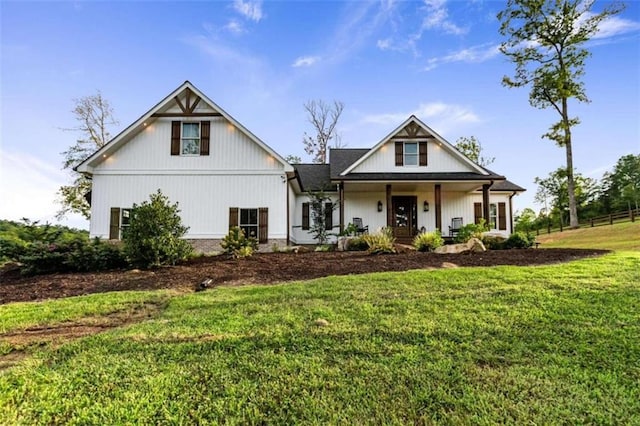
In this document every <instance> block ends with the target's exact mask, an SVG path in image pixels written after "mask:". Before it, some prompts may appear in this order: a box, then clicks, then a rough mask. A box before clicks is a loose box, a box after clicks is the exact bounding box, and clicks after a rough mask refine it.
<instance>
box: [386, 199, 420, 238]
mask: <svg viewBox="0 0 640 426" xmlns="http://www.w3.org/2000/svg"><path fill="white" fill-rule="evenodd" d="M417 205H418V203H417V197H415V196H406V195H402V196H394V197H391V206H392V209H393V218H392V220H393V222H392V223H391V226H392V227H393V235H394V236H395V237H396V238H411V237H413V236H414V235H415V234H417V233H418V232H417V230H418V208H417Z"/></svg>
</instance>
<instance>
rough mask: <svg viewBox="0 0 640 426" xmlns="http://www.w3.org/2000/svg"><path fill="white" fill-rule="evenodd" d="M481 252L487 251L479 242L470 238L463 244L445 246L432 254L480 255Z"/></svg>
mask: <svg viewBox="0 0 640 426" xmlns="http://www.w3.org/2000/svg"><path fill="white" fill-rule="evenodd" d="M483 251H487V249H486V248H485V247H484V244H482V241H480V240H479V239H477V238H471V239H470V240H469V241H467V242H466V243H464V244H447V245H444V246H440V247H438V248H437V249H435V250H434V253H438V254H458V253H470V252H472V253H481V252H483Z"/></svg>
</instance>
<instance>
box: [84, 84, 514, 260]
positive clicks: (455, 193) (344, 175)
mask: <svg viewBox="0 0 640 426" xmlns="http://www.w3.org/2000/svg"><path fill="white" fill-rule="evenodd" d="M76 169H77V170H78V171H79V172H81V173H85V174H86V175H88V176H90V177H91V179H92V181H93V185H92V192H91V194H90V198H91V225H90V234H91V236H92V237H100V238H105V239H106V238H108V239H119V238H120V237H121V235H122V229H123V228H124V227H126V226H127V224H128V221H129V209H130V208H131V206H132V205H133V204H134V203H138V204H139V203H141V202H143V201H145V200H148V199H149V195H150V194H151V193H154V192H156V191H157V190H158V189H160V190H161V191H162V192H163V194H165V195H167V196H168V197H169V199H170V200H171V202H176V201H177V202H178V203H179V208H180V210H181V216H182V221H183V223H184V224H185V225H186V226H188V227H189V231H188V233H187V235H186V238H187V239H189V240H190V241H191V242H192V244H193V245H194V246H195V247H196V248H197V249H200V250H204V251H207V250H213V249H215V248H217V247H218V246H219V242H220V239H221V238H222V237H223V236H225V235H226V234H227V232H228V230H229V228H230V227H232V226H240V227H241V228H243V229H244V230H245V232H247V233H249V234H252V235H255V236H256V237H258V239H259V241H260V243H262V244H266V243H268V244H274V243H275V244H278V245H284V244H289V243H293V244H311V243H314V242H315V241H314V240H313V236H312V235H311V234H310V232H309V225H310V220H312V219H311V217H310V216H311V215H310V212H309V196H308V191H316V190H324V191H325V192H326V193H327V194H330V195H331V197H332V201H333V203H334V204H335V208H334V209H333V210H332V213H331V214H329V215H328V216H329V217H328V219H329V220H328V227H329V228H331V230H332V232H333V233H338V232H339V231H341V230H343V229H344V228H345V226H347V224H348V223H352V222H354V221H355V222H360V221H361V222H362V226H363V227H364V226H367V227H368V229H370V230H374V229H376V228H379V227H384V226H389V227H392V228H393V231H394V234H395V235H396V237H397V238H399V239H400V240H403V239H404V240H408V239H410V238H411V237H412V236H413V235H415V234H416V233H418V232H419V231H420V230H428V231H432V230H435V229H439V230H441V231H442V234H443V235H444V236H449V235H450V233H451V232H455V229H457V228H458V227H459V226H460V225H461V224H467V223H474V222H477V221H478V220H479V219H480V218H485V220H486V221H487V223H489V224H490V227H491V228H492V230H493V231H494V232H496V233H502V234H504V235H508V234H510V233H511V232H512V229H513V221H512V208H511V205H512V204H511V199H512V197H513V196H514V195H516V194H517V193H519V192H521V191H524V189H523V188H521V187H519V186H517V185H515V184H513V183H511V182H509V181H507V180H506V179H505V178H504V176H500V175H498V174H496V173H494V172H491V171H489V170H487V169H485V168H483V167H481V166H479V165H477V164H475V163H474V162H472V161H471V160H469V159H468V158H467V157H465V156H464V155H463V154H461V153H460V152H459V151H458V150H457V149H455V148H454V147H453V146H452V145H451V144H449V143H448V142H447V141H446V140H444V139H443V138H442V137H441V136H439V135H438V134H437V133H435V132H434V131H433V130H431V129H430V128H429V127H428V126H426V125H425V124H424V123H422V122H421V121H420V120H419V119H417V118H416V117H414V116H411V117H409V118H408V119H407V120H406V121H405V122H404V123H402V124H401V125H400V126H399V127H398V128H397V129H396V130H394V131H393V132H391V134H389V135H387V136H386V137H385V138H383V139H382V140H381V141H380V142H379V143H378V144H376V145H375V146H374V147H373V148H371V149H332V150H331V151H330V155H329V164H296V165H291V164H289V163H287V162H286V161H285V160H284V159H283V158H282V157H281V156H280V155H279V154H278V153H276V152H275V151H274V150H272V149H271V148H270V147H269V146H268V145H267V144H265V143H264V142H263V141H261V140H260V139H259V138H258V137H256V136H255V135H254V134H252V133H251V132H250V131H249V130H248V129H246V128H245V127H244V126H242V124H240V123H239V122H238V121H236V120H235V119H234V118H233V117H231V116H230V115H229V114H227V113H226V112H225V111H224V110H223V109H221V108H220V107H219V106H217V105H216V104H215V103H214V102H213V101H211V100H210V99H209V98H207V97H206V96H205V95H204V94H203V93H202V92H200V91H199V90H198V89H197V88H196V87H194V86H193V85H192V84H191V83H190V82H188V81H186V82H185V83H183V84H182V85H181V86H180V87H178V88H177V89H176V90H174V91H173V92H172V93H171V94H169V95H168V96H167V97H166V98H164V99H163V100H162V101H160V102H159V103H158V104H157V105H155V106H154V107H153V108H151V109H150V110H149V111H147V112H146V113H145V114H144V115H143V116H142V117H140V118H139V119H138V120H137V121H135V122H134V123H133V124H131V125H130V126H129V127H127V128H126V129H125V130H123V131H122V132H121V133H120V134H118V135H117V136H116V137H114V138H113V139H112V140H111V141H110V142H109V143H108V144H106V145H105V146H104V147H102V148H101V149H100V150H98V151H97V152H95V153H94V154H93V155H91V156H90V157H89V158H87V159H86V160H85V161H83V162H82V163H81V164H79V165H78V166H77V168H76Z"/></svg>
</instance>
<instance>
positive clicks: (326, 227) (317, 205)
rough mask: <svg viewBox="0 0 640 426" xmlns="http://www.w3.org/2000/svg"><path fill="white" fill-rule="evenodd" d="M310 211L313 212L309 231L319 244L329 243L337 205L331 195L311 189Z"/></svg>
mask: <svg viewBox="0 0 640 426" xmlns="http://www.w3.org/2000/svg"><path fill="white" fill-rule="evenodd" d="M307 194H308V196H309V211H310V214H311V224H310V226H309V232H310V233H311V234H313V238H314V239H315V240H316V241H318V244H322V245H324V244H327V241H328V240H329V236H330V235H331V232H330V231H331V229H332V228H333V220H332V217H333V211H334V210H335V208H336V205H335V204H334V203H333V202H332V200H331V197H330V196H328V195H327V194H325V192H324V191H309V192H308V193H307Z"/></svg>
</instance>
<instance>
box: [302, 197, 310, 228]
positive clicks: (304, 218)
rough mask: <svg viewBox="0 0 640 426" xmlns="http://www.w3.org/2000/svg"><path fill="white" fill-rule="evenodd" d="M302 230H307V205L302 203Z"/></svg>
mask: <svg viewBox="0 0 640 426" xmlns="http://www.w3.org/2000/svg"><path fill="white" fill-rule="evenodd" d="M302 229H304V230H307V229H309V203H302Z"/></svg>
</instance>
